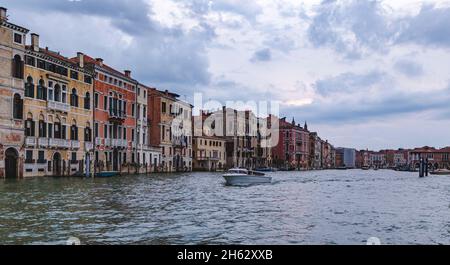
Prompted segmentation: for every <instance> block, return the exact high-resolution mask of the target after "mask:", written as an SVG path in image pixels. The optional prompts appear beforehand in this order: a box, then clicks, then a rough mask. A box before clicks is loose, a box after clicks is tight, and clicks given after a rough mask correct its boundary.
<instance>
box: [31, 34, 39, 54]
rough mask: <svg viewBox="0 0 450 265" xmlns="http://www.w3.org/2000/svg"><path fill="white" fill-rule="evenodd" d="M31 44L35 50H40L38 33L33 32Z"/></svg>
mask: <svg viewBox="0 0 450 265" xmlns="http://www.w3.org/2000/svg"><path fill="white" fill-rule="evenodd" d="M31 46H32V47H33V51H35V52H39V35H37V34H36V33H31Z"/></svg>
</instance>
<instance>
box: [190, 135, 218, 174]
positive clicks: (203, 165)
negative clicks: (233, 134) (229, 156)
mask: <svg viewBox="0 0 450 265" xmlns="http://www.w3.org/2000/svg"><path fill="white" fill-rule="evenodd" d="M192 146H193V150H194V155H193V166H192V167H193V170H197V171H216V170H221V169H224V168H226V152H225V146H226V141H225V139H224V138H220V137H209V136H195V137H194V140H193V142H192Z"/></svg>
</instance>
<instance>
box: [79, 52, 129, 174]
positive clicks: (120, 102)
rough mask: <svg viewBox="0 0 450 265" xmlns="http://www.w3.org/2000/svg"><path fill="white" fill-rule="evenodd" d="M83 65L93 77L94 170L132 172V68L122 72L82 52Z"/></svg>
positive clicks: (80, 57)
mask: <svg viewBox="0 0 450 265" xmlns="http://www.w3.org/2000/svg"><path fill="white" fill-rule="evenodd" d="M81 59H82V60H83V64H84V67H85V68H86V69H88V70H90V71H92V72H94V74H95V80H94V95H93V104H94V113H93V119H94V121H93V123H94V124H93V126H94V139H95V142H94V144H95V145H94V151H95V152H94V154H95V172H102V171H119V172H121V171H130V167H131V168H133V169H134V168H136V89H137V81H136V80H134V79H133V78H132V77H131V71H129V70H125V71H124V72H120V71H118V70H116V69H114V68H112V67H110V66H108V65H107V64H105V63H104V62H103V59H101V58H97V59H94V58H92V57H90V56H87V55H83V56H78V57H76V58H72V60H73V61H74V62H77V63H80V60H81Z"/></svg>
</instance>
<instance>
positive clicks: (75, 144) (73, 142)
mask: <svg viewBox="0 0 450 265" xmlns="http://www.w3.org/2000/svg"><path fill="white" fill-rule="evenodd" d="M71 145H72V148H73V149H80V147H81V144H80V141H74V140H72V141H71Z"/></svg>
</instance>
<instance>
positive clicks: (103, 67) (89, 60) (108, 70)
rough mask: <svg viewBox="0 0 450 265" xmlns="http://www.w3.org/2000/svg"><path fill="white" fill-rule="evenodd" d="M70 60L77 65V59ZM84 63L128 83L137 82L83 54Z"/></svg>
mask: <svg viewBox="0 0 450 265" xmlns="http://www.w3.org/2000/svg"><path fill="white" fill-rule="evenodd" d="M70 60H71V61H72V62H74V63H78V57H74V58H71V59H70ZM84 63H85V64H93V65H96V66H98V67H100V68H102V69H104V70H105V71H107V72H110V73H112V74H114V75H117V76H119V77H121V78H123V79H127V80H130V81H132V82H137V81H136V80H134V79H133V78H131V77H128V76H126V75H125V74H124V73H122V72H121V71H118V70H116V69H114V68H112V67H111V66H109V65H107V64H105V63H102V64H101V63H100V62H99V61H97V60H96V59H94V58H92V57H91V56H89V55H86V54H84Z"/></svg>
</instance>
